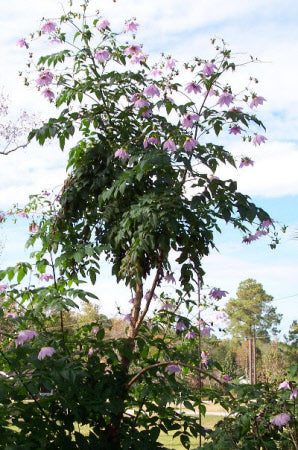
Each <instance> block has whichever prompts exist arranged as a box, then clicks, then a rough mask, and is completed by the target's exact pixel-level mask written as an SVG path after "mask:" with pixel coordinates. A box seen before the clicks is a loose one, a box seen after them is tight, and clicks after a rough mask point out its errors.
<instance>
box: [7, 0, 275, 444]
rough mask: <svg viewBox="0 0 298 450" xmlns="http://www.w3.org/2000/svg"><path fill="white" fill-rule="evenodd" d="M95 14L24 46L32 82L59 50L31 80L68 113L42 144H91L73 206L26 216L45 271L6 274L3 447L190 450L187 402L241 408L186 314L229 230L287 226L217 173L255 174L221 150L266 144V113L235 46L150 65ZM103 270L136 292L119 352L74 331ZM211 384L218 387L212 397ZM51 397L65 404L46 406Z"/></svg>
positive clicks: (63, 201)
mask: <svg viewBox="0 0 298 450" xmlns="http://www.w3.org/2000/svg"><path fill="white" fill-rule="evenodd" d="M87 6H88V1H85V2H84V3H83V6H82V7H81V8H82V9H81V10H80V11H79V12H73V11H71V12H69V13H67V14H64V15H63V16H62V17H61V19H60V20H59V21H58V20H48V21H44V22H43V23H42V24H41V29H40V31H38V32H37V33H35V34H33V35H32V36H31V41H30V40H28V39H27V40H26V39H20V41H19V42H18V45H20V46H21V47H23V49H24V50H25V51H26V50H28V52H30V54H29V56H30V62H29V65H31V68H32V67H33V65H32V61H34V57H35V56H34V52H33V50H34V44H35V42H36V40H43V41H44V40H45V41H46V42H47V39H48V40H49V41H50V42H51V44H53V45H56V46H57V52H56V53H52V54H49V55H47V56H42V57H40V58H39V60H38V61H37V64H36V67H37V68H38V74H33V76H32V71H31V72H30V73H29V74H28V75H27V74H26V78H25V84H31V85H33V86H34V85H35V86H36V88H37V89H38V90H40V93H41V95H42V96H44V97H45V98H46V99H48V100H49V101H51V102H52V103H53V102H55V105H56V107H57V111H58V113H57V117H56V118H50V119H49V120H48V121H47V122H46V123H44V124H43V126H42V127H41V128H39V129H34V130H32V132H31V133H30V136H29V139H30V140H32V139H36V140H37V141H38V142H39V143H40V144H41V145H43V144H44V143H45V141H46V140H47V139H53V138H57V139H58V142H59V143H60V147H61V149H62V150H63V149H64V148H65V144H66V140H67V139H69V138H70V137H72V136H73V135H74V134H75V133H76V135H77V144H76V145H75V146H74V147H72V148H71V149H70V151H69V159H68V170H69V177H68V178H67V180H66V181H65V183H64V186H63V189H62V190H61V193H60V194H59V195H58V196H57V197H56V198H55V199H53V201H52V200H51V199H50V197H48V195H47V194H43V195H39V196H36V197H32V201H31V203H30V204H29V205H28V207H27V208H26V209H25V210H24V211H18V212H17V214H18V215H20V214H23V215H24V216H25V217H28V216H29V217H30V215H32V216H34V222H33V223H31V225H30V232H31V235H30V238H29V240H28V246H31V245H32V246H33V245H34V252H33V253H32V258H33V261H34V262H33V263H32V262H31V263H19V264H17V265H16V266H15V267H9V268H8V269H7V270H5V271H2V272H1V276H0V278H1V279H2V280H4V279H5V277H6V280H7V281H5V282H6V285H4V284H3V286H4V287H3V289H2V291H1V301H2V307H1V314H2V316H1V317H2V319H1V320H2V322H1V323H2V324H3V325H1V333H2V334H1V364H2V368H3V370H5V371H6V372H8V373H9V375H11V376H9V377H6V378H4V379H3V380H2V381H1V391H0V394H1V400H0V421H1V422H0V423H1V441H2V445H4V446H6V447H4V448H26V449H27V448H103V449H107V448H109V449H119V448H127V449H128V448H129V449H133V448H135V449H139V448H140V446H142V447H143V448H148V449H149V448H161V447H162V445H161V444H160V443H159V442H158V440H159V435H160V432H161V431H164V432H168V431H170V430H174V431H175V433H176V435H177V436H180V440H181V442H182V444H183V445H184V446H185V448H188V446H189V436H191V435H193V436H198V435H205V434H206V430H205V429H204V428H203V427H202V426H201V425H200V423H199V421H198V420H197V417H191V416H187V415H184V414H182V413H178V412H177V411H176V409H175V407H173V404H175V403H176V404H177V402H180V403H183V404H184V406H185V407H187V408H189V409H191V410H192V409H193V408H194V407H197V408H198V409H199V410H200V412H201V413H204V412H205V407H204V405H203V404H202V403H201V399H202V397H203V396H204V397H209V398H211V399H214V400H215V401H218V402H221V404H223V405H224V406H225V407H226V408H228V407H230V406H233V405H234V403H235V402H236V398H235V396H234V395H233V394H232V393H231V392H230V386H229V385H228V384H227V383H226V380H224V379H222V378H218V375H217V376H216V375H214V373H213V372H212V370H213V368H214V363H212V361H208V355H207V354H206V352H204V349H202V351H199V352H198V342H199V339H200V333H199V331H200V325H199V330H198V327H195V326H194V325H193V324H192V323H191V321H190V319H189V318H188V317H184V316H183V315H182V312H181V311H188V312H191V310H192V308H193V307H194V306H195V305H196V300H195V297H194V292H195V289H196V283H197V280H198V279H200V280H202V277H203V269H202V267H201V259H202V258H203V257H204V256H206V255H208V254H209V251H210V249H211V248H212V247H214V245H215V243H214V231H218V230H220V227H221V226H222V225H223V224H224V223H230V224H232V225H233V226H234V227H235V228H238V229H240V230H241V231H242V232H243V233H244V235H246V237H245V238H244V239H246V240H245V242H247V243H249V242H251V241H252V240H255V239H257V238H259V237H261V236H262V235H268V234H269V229H270V228H273V224H272V220H271V219H270V217H269V216H268V214H267V213H266V212H265V211H263V210H262V209H260V208H258V207H257V206H256V205H255V204H253V203H252V202H251V200H250V199H249V197H248V196H246V195H244V194H242V193H240V192H238V191H237V184H236V182H235V181H233V180H221V179H219V178H218V177H217V176H216V175H214V173H215V172H216V170H217V168H218V166H219V165H221V164H230V165H232V166H237V165H239V164H241V161H243V160H245V161H247V159H242V160H241V161H236V160H235V158H234V157H233V156H232V154H231V153H230V152H229V151H228V150H226V149H224V147H223V146H222V145H219V144H218V141H219V139H218V136H220V135H221V134H223V135H228V134H231V135H233V138H235V139H239V136H238V134H239V135H242V138H243V139H244V140H246V141H253V143H255V144H261V143H262V142H264V141H265V137H264V136H263V135H261V134H259V131H258V130H259V128H260V127H261V128H262V127H263V126H262V123H261V122H260V121H259V120H258V119H257V118H256V117H255V115H252V114H251V112H252V111H251V108H255V107H258V106H259V105H261V104H262V103H263V101H264V99H263V97H260V96H258V95H257V94H256V93H254V92H250V91H249V90H246V91H244V93H243V92H242V93H240V94H237V93H235V92H234V91H233V90H232V87H231V86H230V85H229V84H228V82H227V80H228V74H229V73H230V72H232V71H234V70H235V69H236V64H235V62H233V59H232V55H231V52H230V51H229V50H228V49H227V48H226V47H225V45H224V44H222V46H221V47H219V46H218V47H217V46H216V44H214V45H215V49H214V53H215V54H214V57H213V59H211V61H206V60H202V59H200V58H194V59H193V60H192V61H191V62H188V63H185V64H181V62H178V61H176V60H175V59H173V58H172V57H170V56H165V55H162V57H161V60H160V61H159V62H155V63H154V64H153V65H151V64H150V57H149V56H148V55H147V54H146V53H145V49H143V46H142V45H140V44H139V43H137V40H136V37H135V33H136V32H137V30H138V24H137V22H136V21H135V19H132V20H128V21H127V22H126V23H125V24H123V31H119V32H116V33H115V32H113V31H112V30H111V25H110V22H109V21H108V20H107V18H105V17H102V16H101V14H100V13H98V14H96V15H95V16H94V17H91V16H89V15H88V16H87V14H86V9H87ZM49 47H50V46H49ZM51 49H52V46H51ZM34 67H35V66H34ZM44 101H47V100H44ZM250 130H252V131H250ZM234 135H236V137H234ZM214 138H215V139H214ZM213 141H214V142H215V143H214V142H213ZM243 158H245V156H244V157H243ZM244 170H246V169H244ZM38 214H39V215H38ZM3 217H4V215H3ZM36 217H40V220H39V221H37V219H36ZM3 220H5V219H4V218H3ZM36 222H38V223H36ZM251 228H253V229H254V231H250V229H251ZM247 235H248V237H247ZM250 237H251V238H250ZM275 240H276V237H275V236H273V243H272V245H273V246H274V245H275ZM170 255H173V258H176V261H177V262H178V264H179V267H180V274H179V276H180V279H179V282H180V289H178V290H177V293H176V298H175V299H169V298H168V296H167V295H166V294H160V295H159V299H157V295H156V290H157V288H158V287H159V286H160V284H161V283H162V281H163V279H165V280H168V281H171V282H173V275H172V270H171V262H170ZM102 256H105V258H106V259H107V260H108V261H109V263H110V265H111V268H112V273H113V275H114V276H115V277H116V279H117V281H123V282H125V284H126V285H127V286H129V287H130V289H131V291H132V299H131V301H130V302H131V312H130V314H129V315H128V316H127V317H126V319H127V320H128V326H127V335H126V337H125V338H119V339H110V338H105V332H106V330H105V327H104V326H103V325H101V324H90V325H86V326H82V327H79V328H77V329H69V328H67V326H66V324H65V318H66V312H67V310H68V309H69V308H71V307H75V306H76V303H77V301H78V299H81V300H84V301H88V299H89V298H90V297H91V298H92V297H94V295H93V294H90V293H87V292H85V291H84V290H82V289H80V288H79V286H80V284H81V283H83V282H85V280H86V279H87V280H90V281H91V283H93V284H95V283H96V279H97V275H98V273H99V270H100V262H101V260H100V258H101V257H102ZM29 275H30V276H29ZM14 279H16V284H12V283H13V280H14ZM22 280H23V281H22ZM34 280H36V283H35V281H34ZM25 281H26V283H24V282H25ZM21 282H22V284H21V285H20V284H19V283H21ZM99 289H100V286H99ZM216 291H217V292H220V293H222V292H223V293H224V294H225V291H221V290H219V289H217V290H216ZM160 302H161V304H160ZM181 306H183V309H182V310H181V308H180V307H181ZM149 308H151V310H152V309H154V308H155V311H156V313H155V315H154V316H153V317H152V314H150V317H151V319H148V312H149ZM4 319H5V320H4ZM178 324H179V325H178ZM94 327H95V328H94ZM199 347H200V346H199ZM200 349H201V347H200ZM217 368H219V366H218V365H217ZM188 372H194V373H196V374H197V375H199V376H200V380H201V382H200V384H201V385H202V384H203V387H201V390H200V391H199V392H198V391H194V390H193V389H191V388H190V386H189V385H188V383H187V382H186V381H184V378H185V376H186V375H187V373H188ZM208 377H209V378H212V379H213V380H214V381H215V382H216V383H217V385H218V389H216V388H213V389H212V391H209V390H208V389H207V388H206V387H205V386H204V382H203V383H202V381H204V379H207V378H208ZM45 389H47V390H48V391H50V392H51V393H52V395H50V396H42V395H40V394H39V393H40V391H44V390H45ZM144 411H145V412H144ZM181 424H182V427H181ZM12 425H13V426H12ZM82 426H86V427H85V429H84V430H82V428H81V427H82Z"/></svg>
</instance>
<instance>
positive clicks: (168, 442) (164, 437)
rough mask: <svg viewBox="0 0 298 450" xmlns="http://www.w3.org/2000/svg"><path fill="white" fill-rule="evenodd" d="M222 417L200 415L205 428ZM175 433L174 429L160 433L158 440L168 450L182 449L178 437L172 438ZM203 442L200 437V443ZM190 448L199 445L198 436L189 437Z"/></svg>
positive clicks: (192, 449) (195, 447)
mask: <svg viewBox="0 0 298 450" xmlns="http://www.w3.org/2000/svg"><path fill="white" fill-rule="evenodd" d="M220 419H222V417H221V416H205V417H202V426H203V427H206V428H213V427H214V425H215V424H216V423H217V422H218V421H219V420H220ZM174 434H175V431H172V432H170V433H168V434H165V433H163V432H162V433H161V434H160V436H159V439H158V442H160V443H161V444H163V445H164V446H165V447H166V448H167V449H168V450H172V449H175V450H176V449H183V448H184V447H183V445H182V444H181V442H180V439H179V437H176V438H175V439H174V438H173V435H174ZM203 442H204V438H202V443H203ZM190 443H191V445H190V449H191V450H194V449H197V448H198V447H199V443H200V442H199V438H197V439H196V438H193V437H190Z"/></svg>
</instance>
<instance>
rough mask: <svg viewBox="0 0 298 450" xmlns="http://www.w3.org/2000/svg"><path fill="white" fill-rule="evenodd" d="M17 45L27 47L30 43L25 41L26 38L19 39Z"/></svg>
mask: <svg viewBox="0 0 298 450" xmlns="http://www.w3.org/2000/svg"><path fill="white" fill-rule="evenodd" d="M16 45H18V46H19V47H26V48H29V45H28V44H27V42H26V41H25V39H19V40H18V41H17V42H16Z"/></svg>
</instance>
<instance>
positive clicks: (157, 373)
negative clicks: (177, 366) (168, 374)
mask: <svg viewBox="0 0 298 450" xmlns="http://www.w3.org/2000/svg"><path fill="white" fill-rule="evenodd" d="M156 376H157V377H161V378H164V377H165V376H164V374H163V373H161V372H156Z"/></svg>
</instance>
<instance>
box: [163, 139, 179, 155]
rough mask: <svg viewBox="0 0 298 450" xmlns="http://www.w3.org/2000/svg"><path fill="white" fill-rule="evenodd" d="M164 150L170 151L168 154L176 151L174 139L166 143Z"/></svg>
mask: <svg viewBox="0 0 298 450" xmlns="http://www.w3.org/2000/svg"><path fill="white" fill-rule="evenodd" d="M163 149H164V150H168V152H174V151H175V150H176V145H175V142H174V141H173V140H172V139H168V140H167V141H165V142H164V144H163Z"/></svg>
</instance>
